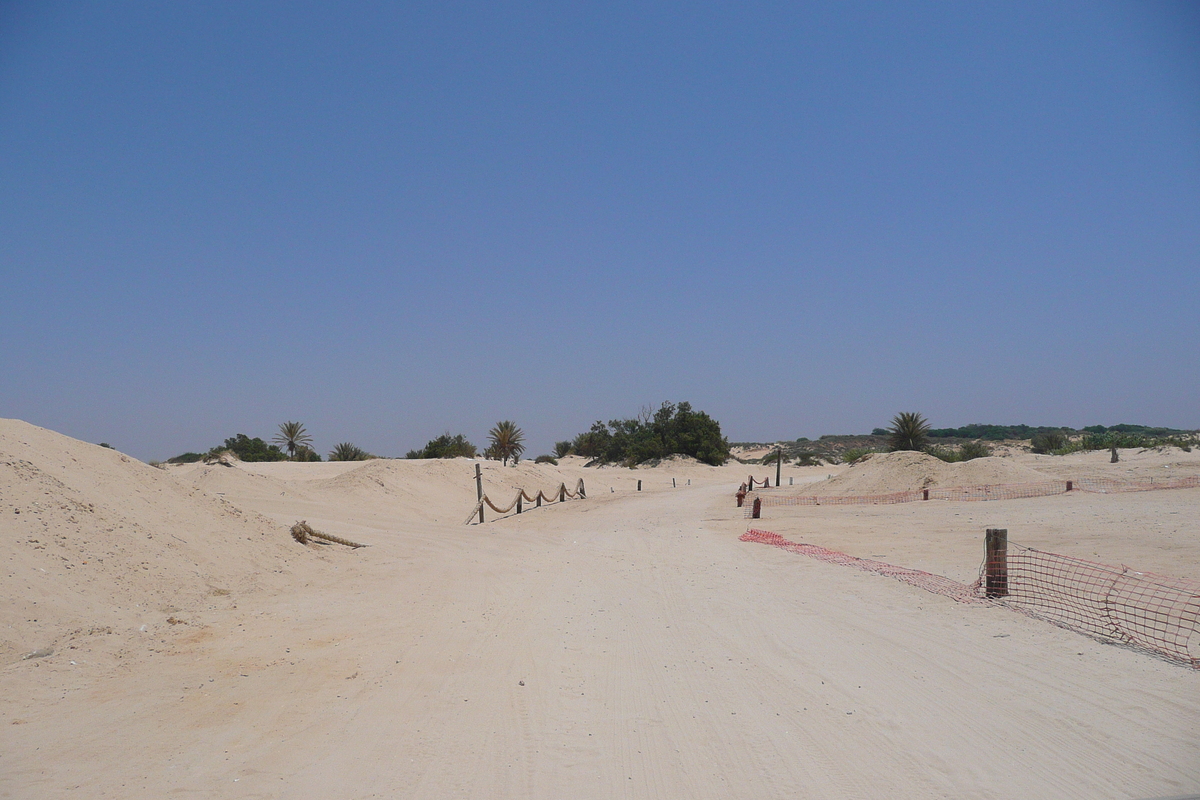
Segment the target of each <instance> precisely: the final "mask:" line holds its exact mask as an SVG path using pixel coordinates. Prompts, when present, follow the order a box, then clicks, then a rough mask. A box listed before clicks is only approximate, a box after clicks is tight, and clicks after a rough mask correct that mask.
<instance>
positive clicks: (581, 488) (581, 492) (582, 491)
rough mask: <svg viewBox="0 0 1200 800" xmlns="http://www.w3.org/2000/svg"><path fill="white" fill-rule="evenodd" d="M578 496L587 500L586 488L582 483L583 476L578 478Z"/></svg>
mask: <svg viewBox="0 0 1200 800" xmlns="http://www.w3.org/2000/svg"><path fill="white" fill-rule="evenodd" d="M579 497H580V499H581V500H587V489H586V488H585V487H584V485H583V478H580V479H579Z"/></svg>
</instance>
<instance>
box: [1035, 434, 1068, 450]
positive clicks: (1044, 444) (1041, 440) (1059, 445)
mask: <svg viewBox="0 0 1200 800" xmlns="http://www.w3.org/2000/svg"><path fill="white" fill-rule="evenodd" d="M1029 444H1030V445H1031V446H1032V449H1033V452H1035V453H1043V454H1045V453H1053V452H1056V451H1058V450H1062V449H1063V448H1064V447H1066V446H1067V436H1066V434H1064V433H1063V432H1062V431H1045V432H1043V433H1037V434H1034V436H1033V438H1032V439H1030V440H1029Z"/></svg>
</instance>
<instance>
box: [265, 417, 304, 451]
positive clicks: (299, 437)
mask: <svg viewBox="0 0 1200 800" xmlns="http://www.w3.org/2000/svg"><path fill="white" fill-rule="evenodd" d="M271 441H272V442H274V443H275V444H279V445H283V447H284V449H285V450H287V451H288V456H289V457H291V458H295V457H296V451H297V450H299V449H300V448H302V447H308V448H311V447H312V437H311V436H309V435H308V431H306V430H304V426H303V425H302V424H301V423H299V422H285V423H283V424H282V425H280V426H279V434H278V435H277V436H276V437H275V438H274V439H272V440H271Z"/></svg>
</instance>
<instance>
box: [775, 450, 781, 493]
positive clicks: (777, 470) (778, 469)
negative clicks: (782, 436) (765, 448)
mask: <svg viewBox="0 0 1200 800" xmlns="http://www.w3.org/2000/svg"><path fill="white" fill-rule="evenodd" d="M782 470H783V448H782V447H780V448H779V449H778V450H776V451H775V486H776V487H779V486H782V485H783V484H782V483H780V482H779V476H780V475H781V474H782Z"/></svg>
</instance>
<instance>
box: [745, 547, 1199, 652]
mask: <svg viewBox="0 0 1200 800" xmlns="http://www.w3.org/2000/svg"><path fill="white" fill-rule="evenodd" d="M740 539H741V541H743V542H758V543H761V544H768V545H772V546H774V547H779V548H781V549H783V550H786V551H788V552H790V553H796V554H797V555H803V556H807V557H809V558H814V559H816V560H818V561H823V562H826V563H829V564H839V565H841V566H848V567H853V568H855V569H858V570H861V571H863V572H870V573H873V574H876V575H883V576H886V577H889V578H894V579H896V580H899V581H903V582H904V583H907V584H909V585H910V586H915V587H917V588H919V589H924V590H925V591H927V592H932V593H934V594H939V595H942V596H944V597H949V598H950V599H952V600H955V601H957V602H959V603H1001V604H1003V605H1005V606H1007V607H1009V608H1012V609H1014V610H1016V611H1020V612H1022V613H1024V614H1027V615H1028V616H1031V617H1035V618H1037V619H1041V620H1044V621H1046V622H1050V623H1052V624H1054V625H1058V626H1059V627H1062V628H1065V629H1067V630H1070V631H1074V632H1076V633H1082V634H1084V635H1087V636H1091V637H1093V638H1095V639H1099V640H1101V641H1104V642H1112V643H1117V644H1122V645H1125V646H1128V647H1131V648H1134V649H1136V650H1140V651H1142V652H1146V653H1150V654H1153V655H1156V656H1159V657H1162V658H1165V659H1167V660H1170V661H1174V662H1177V663H1180V664H1184V665H1186V666H1189V667H1192V668H1193V669H1198V668H1200V582H1198V581H1195V580H1191V579H1188V578H1171V577H1167V576H1164V575H1156V574H1154V573H1151V572H1138V571H1136V570H1133V569H1130V568H1129V567H1124V566H1121V567H1114V566H1110V565H1107V564H1100V563H1096V562H1092V561H1086V560H1084V559H1080V558H1074V557H1072V556H1064V555H1059V554H1057V553H1046V552H1042V551H1040V550H1034V549H1033V548H1029V547H1022V546H1020V545H1010V544H1009V542H1008V541H1007V531H1005V530H989V531H988V541H987V549H986V552H987V556H986V558H985V559H984V562H983V565H982V567H981V568H980V575H979V578H978V579H977V580H976V581H975V582H974V583H972V584H969V585H968V584H964V583H959V582H958V581H953V580H951V579H949V578H946V577H943V576H941V575H933V574H931V573H928V572H923V571H921V570H916V569H909V568H908V567H900V566H896V565H895V564H888V563H885V562H882V561H875V560H872V559H867V558H858V557H856V556H852V555H849V554H847V553H841V552H838V551H836V550H829V549H826V548H824V547H819V546H817V545H812V544H803V543H800V542H791V541H788V540H787V539H784V538H783V537H782V536H780V535H779V534H777V533H772V532H771V531H763V530H757V529H754V528H751V529H750V530H748V531H746V532H745V533H744V534H742V536H741V537H740ZM1010 547H1013V548H1015V549H1012V550H1010V549H1009V548H1010Z"/></svg>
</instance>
